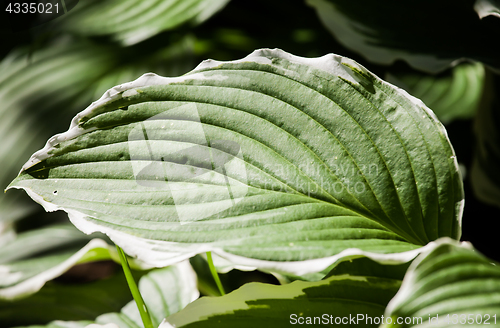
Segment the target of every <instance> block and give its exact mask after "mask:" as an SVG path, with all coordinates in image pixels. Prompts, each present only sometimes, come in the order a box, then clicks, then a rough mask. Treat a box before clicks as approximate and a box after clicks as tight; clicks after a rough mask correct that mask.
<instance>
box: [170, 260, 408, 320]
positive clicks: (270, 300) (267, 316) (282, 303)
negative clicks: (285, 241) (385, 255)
mask: <svg viewBox="0 0 500 328" xmlns="http://www.w3.org/2000/svg"><path fill="white" fill-rule="evenodd" d="M357 261H358V260H356V261H355V262H356V264H352V263H351V264H350V265H349V262H343V263H342V264H344V263H346V264H347V266H343V265H342V264H341V265H340V266H339V268H338V270H337V272H336V273H340V272H342V271H343V270H345V269H346V268H347V267H349V270H348V272H349V274H345V273H344V274H340V275H332V276H330V277H329V278H327V279H325V280H322V281H318V282H304V281H295V282H292V283H290V284H288V285H283V286H273V285H268V284H261V283H250V284H246V285H244V286H243V287H241V288H239V289H237V290H236V291H234V292H232V293H229V294H226V295H224V296H221V297H202V298H200V299H199V300H196V301H194V302H193V303H192V304H189V305H188V306H187V307H186V308H185V309H184V310H182V311H180V312H179V313H177V314H174V315H172V316H170V317H168V318H167V319H166V322H164V323H163V324H162V325H161V326H160V327H161V328H166V327H234V325H236V324H237V325H238V326H239V327H256V326H265V327H268V326H273V327H289V326H290V325H292V324H299V323H300V321H299V320H302V323H303V324H306V323H307V320H308V319H307V317H309V318H310V320H311V323H314V326H319V325H321V324H325V323H326V324H329V325H332V326H333V325H335V318H336V317H339V319H338V320H342V318H347V324H349V323H352V322H350V318H352V317H354V318H356V319H358V318H357V314H362V315H363V316H365V317H367V316H370V317H372V318H373V317H380V316H381V315H382V314H383V310H384V308H385V306H386V304H387V303H388V302H389V300H390V299H391V298H392V297H393V296H394V294H395V293H396V291H397V290H398V288H399V286H400V283H401V281H400V280H399V279H397V278H395V277H394V276H395V274H394V271H393V270H391V269H383V268H382V267H383V266H381V265H380V264H378V263H376V262H373V261H370V260H368V259H366V258H365V259H363V261H362V262H357ZM353 266H355V267H356V269H357V270H356V271H351V269H353ZM386 267H388V268H390V267H393V266H386ZM395 268H396V270H395V271H396V272H398V270H399V266H395ZM391 273H392V275H391ZM387 274H389V275H387ZM299 317H302V319H299ZM314 317H317V319H314ZM311 318H312V319H311ZM318 319H319V320H318ZM359 319H360V321H359V322H357V321H355V322H357V323H358V324H362V325H363V326H366V327H376V326H378V325H377V324H374V323H372V324H369V323H368V324H366V323H365V321H364V319H361V317H359ZM314 320H318V321H314ZM345 320H346V319H344V321H345ZM311 323H309V324H311ZM345 323H346V322H344V324H345ZM337 324H342V323H341V322H337Z"/></svg>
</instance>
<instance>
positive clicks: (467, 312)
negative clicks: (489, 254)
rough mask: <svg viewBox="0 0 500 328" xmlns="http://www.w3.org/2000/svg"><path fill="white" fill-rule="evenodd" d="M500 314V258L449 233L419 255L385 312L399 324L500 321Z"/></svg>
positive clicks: (492, 323)
mask: <svg viewBox="0 0 500 328" xmlns="http://www.w3.org/2000/svg"><path fill="white" fill-rule="evenodd" d="M499 314H500V268H499V267H498V264H497V263H492V261H491V260H489V259H488V258H486V257H484V256H483V255H481V254H480V253H478V252H477V251H476V250H475V249H474V248H473V247H472V246H471V245H470V244H468V243H462V244H459V243H458V242H454V241H450V240H447V239H445V240H439V241H437V242H436V243H435V246H434V247H433V248H431V249H429V250H428V251H426V252H424V253H422V254H420V255H419V257H418V258H417V259H415V261H413V263H412V264H411V266H410V268H409V270H408V272H407V274H406V276H405V278H404V280H403V284H402V285H401V289H400V290H399V291H398V293H397V295H396V296H395V297H394V298H393V299H392V301H391V302H390V303H389V305H388V306H387V310H386V313H385V316H386V317H389V318H391V321H392V324H393V325H396V326H398V327H413V326H429V327H452V326H453V327H456V326H465V325H467V326H472V327H483V326H484V325H488V327H500V318H498V315H499ZM398 318H399V320H400V321H401V322H398ZM404 320H407V322H406V323H405V322H404ZM387 323H390V322H387ZM398 323H399V324H398ZM387 326H389V325H387Z"/></svg>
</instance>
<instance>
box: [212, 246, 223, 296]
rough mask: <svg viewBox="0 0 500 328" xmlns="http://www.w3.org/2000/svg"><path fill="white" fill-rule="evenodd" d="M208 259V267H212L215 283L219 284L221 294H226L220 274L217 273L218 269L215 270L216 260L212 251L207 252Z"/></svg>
mask: <svg viewBox="0 0 500 328" xmlns="http://www.w3.org/2000/svg"><path fill="white" fill-rule="evenodd" d="M207 261H208V267H209V268H210V272H211V273H212V277H214V280H215V283H216V284H217V288H219V292H220V294H221V295H226V292H225V291H224V287H223V286H222V283H221V282H220V279H219V274H217V270H215V266H214V261H213V260H212V252H207Z"/></svg>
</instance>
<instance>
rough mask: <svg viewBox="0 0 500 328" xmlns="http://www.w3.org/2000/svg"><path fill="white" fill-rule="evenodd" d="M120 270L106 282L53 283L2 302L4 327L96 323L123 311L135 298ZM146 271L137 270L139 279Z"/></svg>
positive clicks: (0, 321) (0, 322)
mask: <svg viewBox="0 0 500 328" xmlns="http://www.w3.org/2000/svg"><path fill="white" fill-rule="evenodd" d="M92 269H93V270H99V269H100V268H99V267H96V266H93V267H92ZM117 269H118V270H116V272H115V273H114V274H113V275H112V276H110V277H107V278H105V279H101V280H97V281H92V282H82V281H73V282H71V283H70V282H65V281H62V282H61V281H57V280H56V281H50V282H48V283H47V284H45V285H44V286H43V287H42V289H40V291H38V292H37V293H35V294H33V295H31V296H29V297H27V298H23V299H19V300H15V301H6V300H0V327H15V326H22V325H34V324H47V323H49V322H50V321H53V320H71V321H74V320H94V319H95V318H96V317H97V316H99V315H101V314H103V313H107V312H116V311H120V309H121V308H122V307H123V306H124V305H125V304H127V303H128V302H129V301H130V300H131V299H132V296H131V295H130V291H129V289H128V288H127V281H126V280H125V276H124V275H123V272H122V271H121V269H120V268H119V267H117ZM143 272H144V271H134V273H135V275H136V276H137V277H140V275H141V274H143Z"/></svg>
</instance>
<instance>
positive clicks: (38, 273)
mask: <svg viewBox="0 0 500 328" xmlns="http://www.w3.org/2000/svg"><path fill="white" fill-rule="evenodd" d="M90 239H91V238H90V236H86V235H84V234H82V233H81V232H79V231H78V230H76V229H75V228H74V227H72V226H70V225H54V226H49V227H46V228H42V229H38V230H33V231H28V232H24V233H21V234H19V235H17V237H16V239H15V240H14V241H12V242H10V243H8V244H6V245H4V246H2V248H1V249H0V299H7V300H11V299H16V298H21V297H25V296H27V295H29V294H32V293H35V292H37V291H38V290H40V288H42V287H43V285H44V284H45V283H46V282H47V281H49V280H52V279H54V278H56V277H58V276H60V275H61V274H63V273H64V272H66V271H67V270H68V269H70V268H71V267H73V266H74V265H75V264H79V263H86V262H92V261H101V260H109V259H113V260H115V261H117V262H119V259H118V254H117V253H116V249H115V248H114V247H113V246H110V245H108V244H107V243H106V242H105V241H104V240H101V239H92V240H90ZM132 265H133V267H134V268H147V267H146V266H144V265H143V264H142V263H139V262H136V261H135V262H133V263H132Z"/></svg>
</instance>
